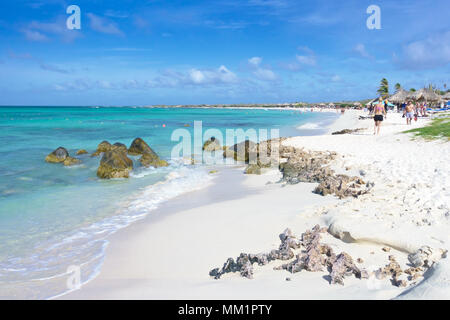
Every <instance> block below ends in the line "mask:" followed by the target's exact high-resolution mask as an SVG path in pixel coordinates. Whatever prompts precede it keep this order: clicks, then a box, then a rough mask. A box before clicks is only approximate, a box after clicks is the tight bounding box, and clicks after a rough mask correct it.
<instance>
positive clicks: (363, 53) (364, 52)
mask: <svg viewBox="0 0 450 320" xmlns="http://www.w3.org/2000/svg"><path fill="white" fill-rule="evenodd" d="M353 51H354V52H356V53H358V54H359V55H360V56H361V57H363V58H366V59H372V58H373V57H372V56H371V55H370V54H369V53H368V52H367V50H366V47H365V46H364V44H362V43H358V44H357V45H356V46H355V47H354V48H353Z"/></svg>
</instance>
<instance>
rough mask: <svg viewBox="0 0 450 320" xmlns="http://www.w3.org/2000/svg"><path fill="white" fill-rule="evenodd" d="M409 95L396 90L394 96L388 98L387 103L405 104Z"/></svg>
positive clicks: (402, 90)
mask: <svg viewBox="0 0 450 320" xmlns="http://www.w3.org/2000/svg"><path fill="white" fill-rule="evenodd" d="M411 93H412V92H408V91H406V90H404V89H400V90H398V91H397V92H396V93H395V94H393V95H392V96H390V97H389V99H388V100H389V101H390V102H392V103H403V102H406V101H407V100H408V99H410V98H411V96H412V95H411Z"/></svg>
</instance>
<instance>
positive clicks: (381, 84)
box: [377, 78, 389, 98]
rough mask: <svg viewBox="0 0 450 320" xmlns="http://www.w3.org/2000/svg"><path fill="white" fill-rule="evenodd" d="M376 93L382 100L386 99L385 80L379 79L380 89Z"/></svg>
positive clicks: (387, 86)
mask: <svg viewBox="0 0 450 320" xmlns="http://www.w3.org/2000/svg"><path fill="white" fill-rule="evenodd" d="M377 92H378V94H379V95H380V96H381V97H383V98H387V97H388V96H389V82H388V81H387V79H386V78H383V79H381V82H380V88H378V91H377Z"/></svg>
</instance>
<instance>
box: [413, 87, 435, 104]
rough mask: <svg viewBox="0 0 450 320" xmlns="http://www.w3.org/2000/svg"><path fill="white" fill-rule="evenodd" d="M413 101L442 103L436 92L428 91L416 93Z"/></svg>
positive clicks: (421, 90) (423, 90)
mask: <svg viewBox="0 0 450 320" xmlns="http://www.w3.org/2000/svg"><path fill="white" fill-rule="evenodd" d="M413 99H414V100H416V101H426V102H441V101H442V98H441V96H440V95H438V94H437V93H436V92H434V91H432V90H428V89H420V90H419V91H416V92H415V93H414V96H413Z"/></svg>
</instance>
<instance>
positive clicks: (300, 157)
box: [280, 147, 372, 198]
mask: <svg viewBox="0 0 450 320" xmlns="http://www.w3.org/2000/svg"><path fill="white" fill-rule="evenodd" d="M280 155H281V157H283V158H287V161H286V162H284V163H281V164H280V171H281V172H282V174H283V178H282V180H283V181H285V182H287V183H289V184H297V183H300V182H316V183H319V186H318V187H317V188H316V189H315V190H314V193H317V194H320V195H323V196H326V195H329V194H334V195H336V196H337V197H339V198H345V197H358V196H360V195H362V194H365V193H367V192H369V190H370V188H371V187H372V185H371V184H370V183H365V182H364V181H363V180H362V179H361V178H360V177H356V176H354V177H350V176H347V175H344V174H335V172H334V170H332V169H331V168H330V163H331V162H332V161H333V160H334V159H336V156H337V154H336V153H335V152H321V151H309V152H308V151H304V150H303V149H297V148H293V147H283V148H282V149H281V153H280Z"/></svg>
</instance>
